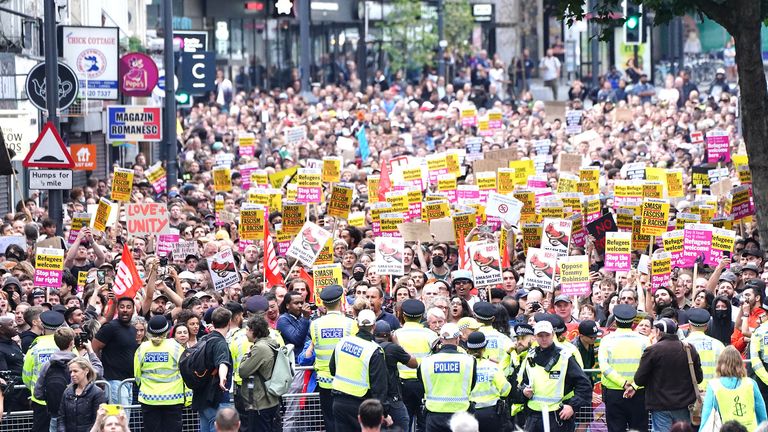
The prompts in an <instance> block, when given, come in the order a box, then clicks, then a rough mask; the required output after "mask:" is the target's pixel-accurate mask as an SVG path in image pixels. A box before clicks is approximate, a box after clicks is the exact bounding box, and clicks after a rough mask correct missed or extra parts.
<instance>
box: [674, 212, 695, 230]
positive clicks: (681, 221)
mask: <svg viewBox="0 0 768 432" xmlns="http://www.w3.org/2000/svg"><path fill="white" fill-rule="evenodd" d="M700 222H701V215H699V214H698V213H678V214H677V217H676V218H675V229H684V228H685V224H688V223H700Z"/></svg>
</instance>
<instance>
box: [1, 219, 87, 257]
mask: <svg viewBox="0 0 768 432" xmlns="http://www.w3.org/2000/svg"><path fill="white" fill-rule="evenodd" d="M92 216H93V215H91V214H88V213H84V212H77V213H75V214H73V215H72V224H71V225H70V228H69V237H67V244H68V245H71V244H73V243H74V242H75V239H77V235H78V234H79V233H80V230H81V229H82V228H83V227H84V226H88V225H89V224H90V223H91V217H92ZM25 247H26V246H25ZM0 251H1V252H5V248H1V247H0Z"/></svg>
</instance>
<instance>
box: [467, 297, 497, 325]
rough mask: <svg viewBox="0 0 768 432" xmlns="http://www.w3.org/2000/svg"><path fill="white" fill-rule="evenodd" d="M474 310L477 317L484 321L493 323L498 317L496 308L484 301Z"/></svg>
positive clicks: (476, 305)
mask: <svg viewBox="0 0 768 432" xmlns="http://www.w3.org/2000/svg"><path fill="white" fill-rule="evenodd" d="M472 310H473V311H474V312H475V316H476V317H477V318H478V319H480V320H482V321H491V320H492V319H493V318H494V316H495V315H496V308H495V307H494V306H493V305H492V304H490V303H488V302H484V301H480V302H477V303H475V305H474V306H472Z"/></svg>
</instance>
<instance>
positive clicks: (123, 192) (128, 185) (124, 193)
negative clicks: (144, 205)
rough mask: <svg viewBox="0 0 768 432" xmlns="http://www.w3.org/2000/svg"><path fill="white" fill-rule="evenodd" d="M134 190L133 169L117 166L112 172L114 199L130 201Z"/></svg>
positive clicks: (112, 196)
mask: <svg viewBox="0 0 768 432" xmlns="http://www.w3.org/2000/svg"><path fill="white" fill-rule="evenodd" d="M132 191H133V170H132V169H125V168H115V172H114V173H112V195H111V198H112V201H120V202H128V201H130V200H131V192H132Z"/></svg>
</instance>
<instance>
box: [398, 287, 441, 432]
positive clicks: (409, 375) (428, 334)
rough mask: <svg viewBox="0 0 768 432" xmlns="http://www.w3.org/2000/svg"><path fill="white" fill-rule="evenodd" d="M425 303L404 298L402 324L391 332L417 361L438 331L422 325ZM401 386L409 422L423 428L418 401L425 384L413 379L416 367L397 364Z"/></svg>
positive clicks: (427, 351) (418, 430)
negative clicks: (403, 321) (403, 322)
mask: <svg viewBox="0 0 768 432" xmlns="http://www.w3.org/2000/svg"><path fill="white" fill-rule="evenodd" d="M424 309H425V308H424V303H422V302H420V301H418V300H414V299H408V300H405V301H404V302H403V305H402V308H401V311H402V314H403V318H404V319H405V324H403V326H402V327H401V328H399V329H397V330H395V332H394V340H395V341H396V342H397V343H398V344H400V346H401V347H403V349H404V350H405V351H406V352H407V353H408V354H411V355H412V356H414V357H416V361H417V362H419V363H421V361H422V360H423V359H424V358H426V357H427V356H428V355H429V354H430V353H431V352H432V347H433V346H434V344H435V342H436V341H437V334H435V332H433V331H432V330H430V329H428V328H426V327H424V326H423V325H421V323H420V321H421V319H422V317H423V316H424ZM397 369H398V371H399V372H400V379H401V383H402V389H403V402H404V403H405V407H406V408H407V409H408V416H409V417H410V419H411V425H413V424H414V423H415V424H416V432H424V415H423V413H422V411H421V401H422V399H424V387H423V386H422V385H421V383H420V382H419V380H418V379H416V369H415V368H413V369H412V368H409V367H407V366H404V365H401V364H398V365H397Z"/></svg>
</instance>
